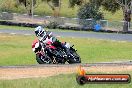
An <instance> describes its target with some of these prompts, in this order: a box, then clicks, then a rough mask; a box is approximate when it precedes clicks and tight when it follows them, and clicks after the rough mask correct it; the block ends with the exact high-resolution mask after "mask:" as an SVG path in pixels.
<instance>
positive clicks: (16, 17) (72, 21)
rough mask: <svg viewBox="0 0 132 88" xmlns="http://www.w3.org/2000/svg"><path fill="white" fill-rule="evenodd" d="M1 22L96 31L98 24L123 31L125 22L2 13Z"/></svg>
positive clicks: (131, 27)
mask: <svg viewBox="0 0 132 88" xmlns="http://www.w3.org/2000/svg"><path fill="white" fill-rule="evenodd" d="M0 20H9V21H13V22H20V23H32V24H40V25H45V26H48V27H49V28H55V27H57V28H66V29H70V28H71V29H76V30H82V29H83V30H90V29H94V27H95V25H96V24H99V25H100V27H101V29H103V30H114V31H121V30H122V29H123V23H124V22H123V21H108V20H99V21H95V20H93V19H79V18H67V17H52V16H38V15H34V16H33V17H32V16H29V15H27V14H18V13H8V12H2V13H0ZM131 30H132V23H130V25H129V31H131Z"/></svg>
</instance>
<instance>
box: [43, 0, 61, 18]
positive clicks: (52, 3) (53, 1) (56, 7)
mask: <svg viewBox="0 0 132 88" xmlns="http://www.w3.org/2000/svg"><path fill="white" fill-rule="evenodd" d="M42 1H43V2H47V4H48V5H49V7H50V8H51V9H52V10H53V15H54V16H55V17H58V16H59V15H60V8H61V0H42Z"/></svg>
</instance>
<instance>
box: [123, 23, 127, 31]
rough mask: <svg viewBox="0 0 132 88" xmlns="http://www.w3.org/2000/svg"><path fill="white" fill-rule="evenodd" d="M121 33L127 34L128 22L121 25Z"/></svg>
mask: <svg viewBox="0 0 132 88" xmlns="http://www.w3.org/2000/svg"><path fill="white" fill-rule="evenodd" d="M123 32H124V33H127V32H128V22H127V21H124V24H123Z"/></svg>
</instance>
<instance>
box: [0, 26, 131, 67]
mask: <svg viewBox="0 0 132 88" xmlns="http://www.w3.org/2000/svg"><path fill="white" fill-rule="evenodd" d="M0 33H8V34H18V35H34V31H33V30H7V29H3V30H0ZM54 35H56V36H62V37H79V38H97V39H107V40H116V41H128V42H132V35H131V34H116V33H95V32H54ZM78 65H82V66H86V67H87V66H88V67H90V66H124V65H127V66H128V65H132V61H126V62H104V63H83V64H72V65H69V64H65V65H62V64H61V65H60V64H59V65H54V64H51V65H28V66H0V68H28V67H33V68H34V67H57V66H59V67H60V66H62V67H63V66H78Z"/></svg>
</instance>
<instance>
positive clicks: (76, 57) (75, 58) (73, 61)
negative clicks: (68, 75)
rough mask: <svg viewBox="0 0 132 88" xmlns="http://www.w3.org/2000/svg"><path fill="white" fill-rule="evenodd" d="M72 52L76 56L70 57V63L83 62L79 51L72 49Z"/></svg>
mask: <svg viewBox="0 0 132 88" xmlns="http://www.w3.org/2000/svg"><path fill="white" fill-rule="evenodd" d="M70 53H71V54H72V55H73V56H74V57H71V58H70V57H69V60H68V61H67V62H68V63H69V64H74V63H81V58H80V56H79V55H78V54H77V52H76V51H75V50H70Z"/></svg>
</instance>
